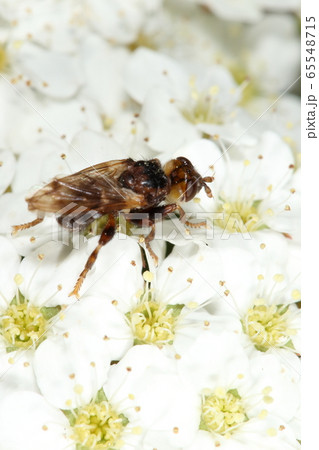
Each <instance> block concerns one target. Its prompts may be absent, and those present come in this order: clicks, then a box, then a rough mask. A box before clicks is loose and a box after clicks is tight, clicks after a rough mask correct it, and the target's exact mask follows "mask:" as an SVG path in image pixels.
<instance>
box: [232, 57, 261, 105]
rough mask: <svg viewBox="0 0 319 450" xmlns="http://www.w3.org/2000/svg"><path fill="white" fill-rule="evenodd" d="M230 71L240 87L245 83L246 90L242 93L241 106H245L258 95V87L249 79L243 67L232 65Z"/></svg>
mask: <svg viewBox="0 0 319 450" xmlns="http://www.w3.org/2000/svg"><path fill="white" fill-rule="evenodd" d="M229 70H230V72H231V74H232V76H233V78H234V80H235V81H236V83H237V84H238V85H242V84H243V83H244V89H243V91H242V95H241V100H240V102H239V104H240V105H241V106H245V105H247V104H248V103H249V102H250V101H251V100H253V99H254V98H255V97H256V96H257V95H258V89H257V86H256V84H255V83H254V82H253V81H252V80H251V79H249V76H248V75H247V72H246V70H245V68H244V67H241V66H240V65H232V66H230V67H229Z"/></svg>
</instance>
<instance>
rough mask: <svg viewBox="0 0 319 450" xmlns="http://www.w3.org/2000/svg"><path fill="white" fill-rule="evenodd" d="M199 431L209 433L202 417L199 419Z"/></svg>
mask: <svg viewBox="0 0 319 450" xmlns="http://www.w3.org/2000/svg"><path fill="white" fill-rule="evenodd" d="M199 429H200V430H203V431H211V430H210V429H209V428H208V426H207V425H206V422H205V420H204V419H203V418H202V417H201V418H200V423H199Z"/></svg>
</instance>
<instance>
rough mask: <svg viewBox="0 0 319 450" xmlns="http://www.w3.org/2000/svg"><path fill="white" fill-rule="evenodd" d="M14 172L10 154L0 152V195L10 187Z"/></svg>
mask: <svg viewBox="0 0 319 450" xmlns="http://www.w3.org/2000/svg"><path fill="white" fill-rule="evenodd" d="M14 171H15V158H14V156H13V154H12V152H10V151H8V150H0V195H1V194H2V193H3V192H4V191H5V190H6V189H7V187H8V186H9V185H10V183H11V181H12V178H13V176H14Z"/></svg>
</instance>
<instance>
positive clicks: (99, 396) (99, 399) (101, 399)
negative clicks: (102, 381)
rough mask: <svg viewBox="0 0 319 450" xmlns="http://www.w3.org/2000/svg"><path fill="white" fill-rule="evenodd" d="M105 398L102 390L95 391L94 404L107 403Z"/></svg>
mask: <svg viewBox="0 0 319 450" xmlns="http://www.w3.org/2000/svg"><path fill="white" fill-rule="evenodd" d="M107 401H108V400H107V397H106V395H105V392H104V389H103V388H101V389H99V390H98V391H97V394H96V396H95V402H96V403H102V402H107Z"/></svg>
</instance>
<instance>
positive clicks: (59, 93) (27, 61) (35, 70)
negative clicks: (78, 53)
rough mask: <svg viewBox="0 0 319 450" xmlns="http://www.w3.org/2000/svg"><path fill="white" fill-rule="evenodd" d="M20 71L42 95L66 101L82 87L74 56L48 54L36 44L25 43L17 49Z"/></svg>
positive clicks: (56, 53) (55, 53)
mask: <svg viewBox="0 0 319 450" xmlns="http://www.w3.org/2000/svg"><path fill="white" fill-rule="evenodd" d="M13 51H16V52H17V54H16V55H15V57H16V58H17V59H18V60H19V64H20V65H21V68H20V71H22V73H23V75H24V76H25V77H26V79H29V80H31V83H32V85H33V87H34V88H35V89H37V90H38V91H39V92H41V94H44V95H47V96H50V97H53V98H57V99H64V98H69V97H71V96H72V95H74V94H75V93H76V92H77V91H78V89H79V88H80V85H81V73H80V70H79V64H78V61H77V60H76V58H75V57H74V56H68V55H65V54H63V53H58V52H48V51H46V50H44V49H42V48H41V47H40V46H37V45H35V44H32V43H29V42H24V43H23V44H22V46H21V47H20V48H19V49H15V50H13Z"/></svg>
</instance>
